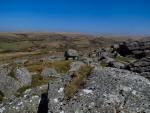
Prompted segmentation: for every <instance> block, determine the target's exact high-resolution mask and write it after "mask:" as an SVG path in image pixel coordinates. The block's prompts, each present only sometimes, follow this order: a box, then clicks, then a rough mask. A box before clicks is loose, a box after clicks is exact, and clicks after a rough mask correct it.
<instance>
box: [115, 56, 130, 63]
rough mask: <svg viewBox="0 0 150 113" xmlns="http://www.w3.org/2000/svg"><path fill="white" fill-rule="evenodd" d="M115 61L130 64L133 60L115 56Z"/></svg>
mask: <svg viewBox="0 0 150 113" xmlns="http://www.w3.org/2000/svg"><path fill="white" fill-rule="evenodd" d="M115 60H116V61H118V62H130V60H133V58H130V57H124V56H117V57H116V58H115Z"/></svg>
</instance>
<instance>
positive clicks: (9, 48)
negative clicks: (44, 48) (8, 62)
mask: <svg viewBox="0 0 150 113" xmlns="http://www.w3.org/2000/svg"><path fill="white" fill-rule="evenodd" d="M32 46H33V44H32V43H31V42H30V41H20V42H11V43H8V42H0V50H1V51H0V52H1V53H9V52H19V51H24V50H28V49H29V48H30V47H32Z"/></svg>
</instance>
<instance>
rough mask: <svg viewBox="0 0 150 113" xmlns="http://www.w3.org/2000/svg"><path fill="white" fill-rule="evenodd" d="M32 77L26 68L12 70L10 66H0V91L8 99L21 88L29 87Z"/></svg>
mask: <svg viewBox="0 0 150 113" xmlns="http://www.w3.org/2000/svg"><path fill="white" fill-rule="evenodd" d="M31 81H32V77H31V75H30V73H29V71H28V70H27V69H26V68H18V67H16V68H13V66H12V65H11V64H5V65H2V66H0V91H1V92H2V93H4V95H5V97H10V96H12V95H14V94H15V93H16V91H17V90H18V89H19V88H21V87H23V86H29V85H31Z"/></svg>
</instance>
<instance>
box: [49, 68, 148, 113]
mask: <svg viewBox="0 0 150 113" xmlns="http://www.w3.org/2000/svg"><path fill="white" fill-rule="evenodd" d="M57 84H59V85H57ZM63 89H64V82H63V81H62V80H58V81H57V82H56V83H49V91H48V99H49V104H48V108H49V111H48V113H116V112H120V113H138V112H139V113H141V112H145V113H150V109H149V105H150V81H149V80H147V79H145V78H144V77H141V76H140V75H139V74H137V73H133V72H130V71H126V70H120V69H115V68H104V69H102V68H98V67H95V68H94V70H93V71H92V73H91V76H90V77H89V79H88V80H87V82H86V85H85V86H84V89H80V90H79V91H78V92H77V93H76V94H75V95H74V97H73V98H71V99H70V100H69V101H65V100H64V90H63Z"/></svg>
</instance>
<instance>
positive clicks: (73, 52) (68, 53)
mask: <svg viewBox="0 0 150 113" xmlns="http://www.w3.org/2000/svg"><path fill="white" fill-rule="evenodd" d="M64 56H65V58H66V60H68V59H69V58H72V59H74V60H75V59H77V57H78V56H79V54H78V52H77V51H76V50H74V49H68V50H67V51H65V55H64Z"/></svg>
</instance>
